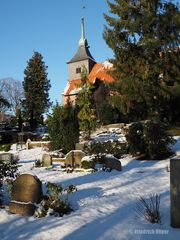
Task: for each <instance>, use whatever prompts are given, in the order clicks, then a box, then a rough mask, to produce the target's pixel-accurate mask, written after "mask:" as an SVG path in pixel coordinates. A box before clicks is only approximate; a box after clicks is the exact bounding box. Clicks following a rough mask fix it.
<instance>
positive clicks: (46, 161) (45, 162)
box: [42, 153, 52, 167]
mask: <svg viewBox="0 0 180 240" xmlns="http://www.w3.org/2000/svg"><path fill="white" fill-rule="evenodd" d="M42 166H43V167H51V166H52V157H51V156H50V154H48V153H44V154H43V155H42Z"/></svg>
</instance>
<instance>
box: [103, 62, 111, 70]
mask: <svg viewBox="0 0 180 240" xmlns="http://www.w3.org/2000/svg"><path fill="white" fill-rule="evenodd" d="M102 64H103V66H104V68H106V69H109V68H112V67H113V64H112V63H110V62H109V61H104V62H103V63H102Z"/></svg>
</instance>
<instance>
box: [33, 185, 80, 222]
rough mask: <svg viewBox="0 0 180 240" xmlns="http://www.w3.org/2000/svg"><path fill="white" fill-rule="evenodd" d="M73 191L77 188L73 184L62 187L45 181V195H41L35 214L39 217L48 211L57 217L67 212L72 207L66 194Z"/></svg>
mask: <svg viewBox="0 0 180 240" xmlns="http://www.w3.org/2000/svg"><path fill="white" fill-rule="evenodd" d="M75 191H77V188H76V187H75V186H74V185H70V186H68V187H67V188H63V187H62V185H58V184H55V183H51V182H47V184H46V195H45V196H44V197H43V200H42V201H41V203H40V206H39V208H38V209H37V211H36V213H35V215H36V216H37V217H39V218H41V217H45V216H46V215H47V214H48V213H49V214H50V215H55V216H59V217H62V216H63V215H64V214H69V213H70V212H71V211H72V208H71V204H70V202H69V200H68V196H69V194H71V193H73V192H75Z"/></svg>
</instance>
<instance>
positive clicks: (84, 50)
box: [68, 17, 95, 63]
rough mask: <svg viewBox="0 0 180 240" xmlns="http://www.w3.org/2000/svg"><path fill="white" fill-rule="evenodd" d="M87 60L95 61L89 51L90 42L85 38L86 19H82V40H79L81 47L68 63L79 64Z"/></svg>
mask: <svg viewBox="0 0 180 240" xmlns="http://www.w3.org/2000/svg"><path fill="white" fill-rule="evenodd" d="M86 59H91V60H92V61H95V60H94V58H93V57H92V55H91V53H90V51H89V46H88V42H87V39H86V38H85V28H84V17H82V19H81V38H80V40H79V47H78V50H77V52H76V54H75V55H74V57H73V58H72V59H71V60H70V61H69V62H68V63H72V62H78V61H82V60H86Z"/></svg>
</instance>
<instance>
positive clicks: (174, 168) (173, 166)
mask: <svg viewBox="0 0 180 240" xmlns="http://www.w3.org/2000/svg"><path fill="white" fill-rule="evenodd" d="M179 173H180V155H179V156H177V157H175V158H172V159H171V160H170V199H171V207H170V209H171V226H172V227H175V228H180V212H179V209H180V174H179Z"/></svg>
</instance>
